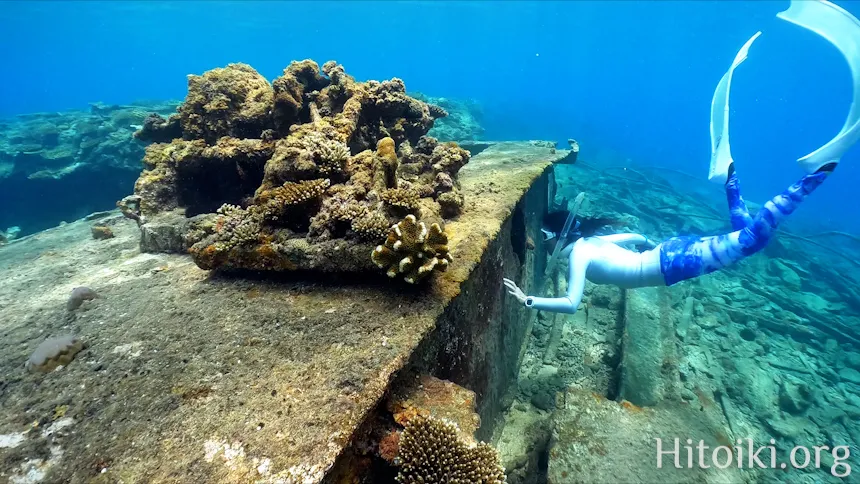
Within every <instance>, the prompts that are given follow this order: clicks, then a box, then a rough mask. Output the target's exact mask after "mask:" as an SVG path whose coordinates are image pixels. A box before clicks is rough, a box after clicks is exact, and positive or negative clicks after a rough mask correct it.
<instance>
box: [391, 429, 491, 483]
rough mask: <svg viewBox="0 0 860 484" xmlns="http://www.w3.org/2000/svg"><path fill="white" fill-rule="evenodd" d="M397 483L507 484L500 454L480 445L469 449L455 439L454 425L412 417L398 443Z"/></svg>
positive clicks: (458, 439) (484, 444) (461, 441)
mask: <svg viewBox="0 0 860 484" xmlns="http://www.w3.org/2000/svg"><path fill="white" fill-rule="evenodd" d="M396 462H399V464H400V472H399V473H398V474H397V482H400V483H401V484H413V483H431V482H432V483H440V484H442V483H451V484H453V483H480V484H501V483H504V482H506V477H505V469H504V468H503V467H502V465H501V461H500V459H499V453H498V452H497V451H496V449H494V448H493V447H492V446H490V445H489V444H486V443H483V442H480V443H478V444H477V445H476V446H474V447H472V446H469V445H468V444H466V443H465V442H464V441H463V440H462V439H460V438H459V437H458V435H457V427H456V426H454V424H451V423H448V422H446V421H444V420H439V419H436V418H433V417H425V416H422V415H418V416H416V417H413V418H412V419H411V420H410V421H409V423H408V424H407V425H406V428H405V429H404V430H403V435H401V436H400V439H399V450H398V453H397V459H396Z"/></svg>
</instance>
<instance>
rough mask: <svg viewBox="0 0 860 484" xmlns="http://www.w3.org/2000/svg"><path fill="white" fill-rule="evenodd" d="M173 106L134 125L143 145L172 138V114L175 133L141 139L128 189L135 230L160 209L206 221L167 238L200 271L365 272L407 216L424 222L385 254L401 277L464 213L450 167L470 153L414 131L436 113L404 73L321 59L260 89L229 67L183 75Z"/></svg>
mask: <svg viewBox="0 0 860 484" xmlns="http://www.w3.org/2000/svg"><path fill="white" fill-rule="evenodd" d="M267 86H268V87H267ZM178 111H179V114H178V115H176V116H173V117H170V118H167V119H165V118H163V117H154V116H153V117H150V118H148V120H147V121H145V122H144V124H145V126H144V129H142V130H141V131H140V132H139V135H138V137H139V139H141V140H147V139H149V140H155V141H164V140H166V138H167V137H168V136H173V134H167V133H169V132H171V131H170V130H171V129H174V128H171V126H175V123H176V122H177V121H176V120H177V119H178V120H179V121H178V123H179V128H180V129H181V137H175V136H174V137H172V138H171V139H170V142H169V143H154V144H151V145H150V146H148V147H147V149H146V154H145V156H144V160H143V161H144V166H145V170H144V171H143V173H142V174H141V176H140V178H139V179H138V181H137V183H136V184H135V194H136V196H138V197H139V207H140V209H139V211H138V213H139V215H141V216H145V217H146V220H150V222H147V223H144V224H143V227H142V230H143V232H144V233H147V227H146V226H147V224H149V225H152V224H157V223H160V224H162V225H163V224H164V223H167V222H165V221H166V220H168V218H167V217H160V216H159V215H158V214H162V213H166V212H170V213H171V214H180V215H179V216H181V214H183V213H184V215H185V216H186V217H196V216H200V217H204V218H205V220H203V219H201V221H200V223H195V224H193V228H192V227H191V226H190V225H187V226H185V227H184V228H183V229H182V232H181V233H182V234H183V236H182V237H181V239H182V240H183V243H182V244H174V245H176V246H177V247H178V246H180V245H183V246H185V247H190V248H189V252H190V254H191V255H192V257H193V258H194V261H195V262H196V263H197V264H198V266H200V267H202V268H205V269H218V268H223V269H232V268H245V269H262V270H294V269H310V270H326V271H328V270H345V271H360V270H368V269H372V268H374V267H376V266H378V265H379V262H377V260H376V259H372V258H371V257H368V255H369V254H371V253H372V252H375V251H374V250H373V249H374V247H375V246H376V245H378V244H383V243H385V241H386V237H387V236H388V234H389V232H390V231H391V230H392V226H395V227H396V226H398V225H399V226H403V228H404V230H405V231H406V232H408V229H409V227H411V226H410V225H409V224H410V223H411V224H412V225H415V227H430V228H429V229H427V228H420V229H419V232H422V231H423V235H421V233H416V234H414V237H413V238H415V240H412V239H410V238H409V237H407V240H406V242H404V241H400V242H399V243H398V244H397V246H398V247H403V248H404V250H407V252H408V253H407V254H401V253H400V252H397V250H396V249H394V248H393V246H394V244H395V243H397V242H398V240H393V241H392V242H391V245H392V248H391V249H388V248H386V249H385V250H386V251H389V252H390V253H391V254H392V255H396V256H397V260H396V265H397V267H398V268H400V267H401V266H402V267H403V271H402V275H403V276H404V277H405V278H406V279H407V280H410V281H418V280H421V279H423V278H424V277H426V276H427V275H429V274H430V273H432V272H433V271H434V270H444V269H445V267H447V265H448V263H449V262H450V260H451V258H450V256H449V255H448V253H447V246H446V244H447V239H446V237H445V234H444V233H443V232H442V229H441V228H440V227H441V226H442V224H443V223H444V214H454V213H455V212H456V213H459V208H460V207H462V195H460V194H459V192H458V183H457V171H458V170H459V169H460V168H461V167H462V166H463V164H464V163H465V162H467V161H468V152H466V151H465V150H461V149H460V148H458V147H456V145H452V144H440V143H438V142H437V141H436V140H435V139H433V138H427V137H426V136H425V135H426V133H427V131H428V130H429V129H430V128H432V126H433V121H434V119H435V118H437V117H439V116H442V115H443V114H444V113H443V112H442V111H441V110H439V109H437V108H434V107H431V106H430V105H428V104H427V103H424V102H422V101H420V100H417V99H414V98H412V97H410V96H408V95H407V94H406V90H405V85H404V84H403V81H402V80H400V79H396V78H395V79H392V80H390V81H384V82H377V81H368V82H357V81H356V80H355V79H354V78H352V77H351V76H349V75H347V74H346V72H345V71H344V69H343V66H341V65H339V64H337V63H335V62H333V61H330V62H326V63H325V64H323V66H322V69H320V67H319V65H318V64H316V63H315V62H314V61H312V60H303V61H298V62H293V63H291V64H290V65H289V66H288V67H287V68H286V69H285V70H284V73H283V75H282V76H280V77H278V78H277V79H275V80H274V81H273V82H272V84H271V85H268V84H266V86H264V85H263V80H262V77H261V76H259V74H257V73H256V71H254V70H253V69H251V68H250V67H249V66H245V65H242V64H231V65H229V66H227V67H225V68H222V69H215V70H212V71H208V72H206V73H204V74H203V75H202V76H191V78H190V79H189V91H188V96H187V98H186V100H185V103H184V104H183V105H182V106H180V108H179V110H178ZM173 133H174V134H175V132H173ZM406 165H408V166H406ZM444 194H448V195H444ZM443 195H444V196H443ZM219 207H221V208H220V209H219ZM452 207H453V208H452ZM216 210H217V212H218V213H217V214H212V212H215V211H216ZM206 214H212V215H211V216H210V215H206ZM406 215H410V216H411V218H408V219H407V220H404V217H405V216H406ZM150 216H153V217H150ZM171 217H173V215H172V216H171ZM171 220H172V219H171ZM410 221H411V222H410ZM395 224H397V225H395ZM158 229H159V230H160V231H161V232H164V231H165V229H164V227H158ZM398 230H399V229H398ZM149 232H153V231H149ZM177 233H178V232H177ZM394 237H395V239H397V238H398V237H399V236H397V235H395V236H394ZM421 237H423V238H424V239H426V240H422V241H421V242H418V240H417V238H421ZM416 244H417V245H416ZM413 245H414V247H413ZM172 246H173V245H172ZM172 246H171V247H172ZM383 252H384V251H383ZM379 257H385V255H378V257H376V258H379ZM410 258H411V259H410ZM404 259H409V260H411V261H412V262H411V263H410V262H408V261H407V262H404V263H403V264H401V262H403V260H404ZM410 264H413V265H414V267H411V266H410ZM389 266H390V264H389ZM388 268H389V267H388V266H387V267H386V269H388ZM397 273H401V272H397Z"/></svg>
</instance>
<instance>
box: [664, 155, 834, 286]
mask: <svg viewBox="0 0 860 484" xmlns="http://www.w3.org/2000/svg"><path fill="white" fill-rule="evenodd" d="M835 167H836V164H835V163H830V164H827V165H825V166H823V167H821V169H819V170H818V171H817V172H815V173H813V174H810V175H806V176H804V177H803V178H801V179H800V180H799V181H798V182H797V183H794V184H793V185H791V186H790V187H788V189H786V190H785V191H784V192H782V193H781V194H779V195H777V196H776V197H774V198H773V199H772V200H770V201H769V202H767V203H765V204H764V207H762V209H761V210H759V212H758V213H757V214H756V216H755V218H754V219H753V221H752V223H751V224H749V225H748V226H746V227H744V228H742V229H740V230H735V231H734V232H731V233H728V234H723V235H718V236H715V237H701V238H698V237H673V238H671V239H669V240H667V241H665V242H663V243H662V244H660V268H661V270H662V272H663V278H664V279H665V281H666V285H667V286H671V285H672V284H675V283H677V282H680V281H684V280H687V279H692V278H694V277H698V276H701V275H703V274H709V273H711V272H714V271H716V270H719V269H722V268H723V267H726V266H728V265H730V264H733V263H735V262H737V261H739V260H741V259H743V258H744V257H748V256H750V255H752V254H755V253H756V252H758V251H760V250H761V249H763V248H764V247H765V246H766V245H767V243H768V242H769V241H770V238H771V236H772V235H773V232H774V231H775V230H776V228H777V226H778V225H779V223H780V222H781V221H782V220H783V219H784V218H785V217H786V216H788V215H790V214H791V213H792V212H794V211H795V210H796V209H797V207H798V206H800V203H801V202H802V201H803V200H804V199H806V197H807V196H808V195H809V194H810V193H812V192H813V191H815V189H816V188H818V186H819V185H821V183H822V182H824V180H825V179H826V178H827V177H828V176H829V175H830V173H831V172H832V171H833V169H834V168H835Z"/></svg>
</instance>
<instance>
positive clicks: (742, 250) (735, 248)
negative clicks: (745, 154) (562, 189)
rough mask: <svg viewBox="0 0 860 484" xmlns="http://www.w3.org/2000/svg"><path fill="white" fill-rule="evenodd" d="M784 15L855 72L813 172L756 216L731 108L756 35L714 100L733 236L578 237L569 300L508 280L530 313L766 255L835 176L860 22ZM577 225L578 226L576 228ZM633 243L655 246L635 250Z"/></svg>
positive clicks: (715, 137) (808, 5)
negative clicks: (740, 171)
mask: <svg viewBox="0 0 860 484" xmlns="http://www.w3.org/2000/svg"><path fill="white" fill-rule="evenodd" d="M777 17H779V18H782V19H783V20H787V21H789V22H792V23H794V24H796V25H799V26H800V27H803V28H806V29H809V30H811V31H813V32H815V33H817V34H818V35H820V36H822V37H824V38H825V39H827V40H828V41H829V42H830V43H831V44H833V45H834V46H835V47H836V48H838V49H839V50H840V52H841V53H842V55H843V56H844V57H845V59H846V60H847V61H848V64H849V66H850V68H851V73H852V80H853V83H854V90H853V92H854V96H853V101H852V106H851V110H850V111H849V114H848V118H847V119H846V122H845V124H844V126H843V128H842V130H841V131H840V132H839V134H837V135H836V137H834V138H833V139H832V140H830V141H829V142H828V143H827V144H825V145H824V146H822V147H821V148H819V149H817V150H816V151H814V152H812V153H810V154H809V155H807V156H804V157H803V158H800V159H799V160H798V163H799V164H800V165H801V167H803V169H804V170H805V171H806V172H807V175H805V176H804V177H803V178H801V179H800V180H799V181H797V182H796V183H794V184H793V185H791V186H790V187H788V189H786V190H785V191H784V192H783V193H781V194H779V195H777V196H776V197H774V198H773V199H771V200H770V201H768V202H767V203H765V204H764V206H763V207H762V209H761V210H759V211H758V213H757V214H756V215H755V217H752V216H751V215H750V213H749V211H748V210H747V207H746V203H745V202H744V200H743V197H742V196H741V193H740V187H739V182H738V175H737V172H736V171H735V167H734V161H733V160H732V157H731V151H730V147H729V136H728V108H729V91H730V87H731V78H732V74H733V72H734V69H735V68H736V67H737V66H738V65H740V64H741V63H742V62H743V61H744V60H745V59H746V56H747V52H748V50H749V47H750V46H751V45H752V43H753V41H755V39H756V38H758V36H759V35H760V34H761V32H757V33H756V34H755V35H753V36H752V38H750V39H749V40H748V41H747V42H746V44H744V46H743V47H742V48H741V50H740V51H739V52H738V54H737V55H736V57H735V59H734V62H733V63H732V65H731V67H730V68H729V70H728V71H727V72H726V74H725V75H724V76H723V77H722V79H721V80H720V82H719V84H718V85H717V89H716V91H715V92H714V97H713V100H712V103H711V167H710V173H709V179H710V180H713V181H719V182H724V184H725V190H726V199H727V200H728V205H729V212H730V217H731V224H732V229H733V230H734V231H733V232H730V233H727V234H723V235H717V236H709V237H696V236H688V237H672V238H670V239H668V240H665V241H663V242H662V243H660V244H654V243H653V242H651V241H650V240H649V239H648V238H647V237H645V236H644V235H641V234H635V233H622V234H612V235H600V236H588V235H586V234H582V233H581V232H579V233H578V234H577V235H582V236H581V237H578V238H576V237H574V238H573V239H574V240H575V241H574V242H573V243H567V242H566V240H567V238H565V240H563V241H557V242H558V243H567V245H566V246H564V249H563V251H562V254H563V255H566V256H567V257H569V264H568V274H569V275H568V289H567V294H566V295H565V296H563V297H556V298H544V297H536V296H527V295H526V294H525V293H523V291H522V290H521V289H520V288H519V287H518V286H517V285H516V283H514V281H512V280H510V279H504V285H505V286H506V287H507V289H508V293H509V294H511V295H512V296H514V297H515V298H517V300H518V301H520V302H521V303H522V304H524V305H525V306H526V307H528V308H532V309H537V310H541V311H551V312H559V313H569V314H573V313H575V312H576V310H577V308H578V307H579V304H580V302H581V301H582V294H583V290H584V289H585V281H586V279H588V280H589V281H591V282H593V283H596V284H614V285H616V286H620V287H623V288H628V289H632V288H638V287H650V286H671V285H673V284H676V283H678V282H681V281H684V280H687V279H692V278H695V277H698V276H701V275H703V274H709V273H711V272H714V271H717V270H719V269H722V268H723V267H726V266H728V265H730V264H733V263H735V262H737V261H739V260H741V259H743V258H745V257H748V256H750V255H752V254H755V253H756V252H758V251H760V250H762V249H763V248H764V247H765V246H766V245H767V243H768V241H769V240H770V238H771V236H772V235H773V233H774V231H775V230H776V227H777V226H778V225H779V223H780V222H781V221H782V220H783V219H784V218H785V217H787V216H788V215H790V214H791V213H792V212H794V210H795V209H796V208H797V207H798V206H799V205H800V203H801V202H802V201H803V200H804V199H805V198H806V197H807V196H808V195H809V194H810V193H812V192H813V191H814V190H815V189H816V188H818V186H819V185H821V183H822V182H824V180H825V179H826V178H827V177H828V176H829V175H830V173H832V172H833V170H834V169H835V168H836V166H837V163H838V162H839V160H840V158H841V157H842V156H843V155H844V154H845V152H846V151H847V150H848V149H849V148H850V147H851V146H852V145H854V144H855V143H856V142H857V140H858V138H860V104H858V95H860V57H858V56H857V55H856V53H857V52H860V21H858V20H857V19H856V18H855V17H853V16H852V15H851V14H849V13H848V12H846V11H845V10H843V9H842V8H840V7H838V6H836V5H834V4H832V3H829V2H826V1H816V2H807V1H803V0H792V2H791V6H790V7H789V8H788V9H787V10H785V11H783V12H780V13H779V14H777ZM574 228H576V226H574ZM543 234H544V240H545V241H548V242H552V241H553V238H555V237H557V232H556V231H555V230H552V229H548V228H545V229H544V230H543ZM627 244H635V245H646V246H649V247H651V248H650V249H649V250H646V251H644V252H636V251H633V250H630V249H627V248H624V247H622V246H623V245H627Z"/></svg>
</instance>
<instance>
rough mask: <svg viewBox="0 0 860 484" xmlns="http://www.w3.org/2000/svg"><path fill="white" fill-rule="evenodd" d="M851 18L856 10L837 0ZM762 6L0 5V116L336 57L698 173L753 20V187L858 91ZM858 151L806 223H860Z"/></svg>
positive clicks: (824, 132) (747, 81)
mask: <svg viewBox="0 0 860 484" xmlns="http://www.w3.org/2000/svg"><path fill="white" fill-rule="evenodd" d="M837 3H841V4H843V6H844V7H845V8H847V9H848V10H849V11H852V12H853V13H854V14H855V15H856V14H858V13H860V7H858V6H857V4H854V3H852V2H837ZM787 6H788V2H787V1H774V2H770V1H756V2H742V1H733V2H707V1H696V2H692V1H690V2H676V1H667V2H624V1H612V2H603V1H595V2H592V1H570V2H513V1H503V2H491V1H482V2H454V1H445V2H394V1H390V2H389V1H384V2H322V1H319V2H284V3H281V2H274V1H271V2H269V1H266V2H135V1H125V2H2V3H0V32H2V33H3V35H2V36H1V37H0V46H2V52H3V53H4V62H3V63H2V65H0V76H2V79H3V88H2V91H3V95H2V96H0V116H9V115H15V114H21V113H30V112H36V111H55V110H65V109H86V108H87V105H88V103H90V102H94V101H102V102H106V103H127V102H130V101H133V100H136V99H169V98H175V99H181V98H183V97H184V95H185V91H186V81H185V76H186V75H187V74H191V73H195V74H200V73H202V72H204V71H206V70H208V69H211V68H214V67H218V66H224V65H226V64H228V63H231V62H245V63H248V64H250V65H252V66H254V67H255V68H256V69H257V70H258V71H259V72H261V73H262V74H263V75H265V76H266V77H267V78H269V79H272V78H274V77H276V76H278V75H279V74H280V73H281V71H282V69H283V68H284V67H285V66H286V65H287V64H289V62H290V61H291V60H293V59H304V58H313V59H315V60H317V61H319V62H324V61H325V60H328V59H334V60H337V61H338V62H340V63H342V64H343V65H344V66H345V67H346V69H347V71H348V72H350V73H351V74H352V75H354V76H355V77H356V78H358V79H359V80H365V79H387V78H391V77H395V76H396V77H400V78H402V79H404V80H405V82H406V86H407V89H409V90H410V91H421V92H425V93H428V94H430V95H436V96H447V97H464V98H475V99H476V100H478V101H479V102H481V103H482V104H483V105H484V109H485V112H486V118H485V120H484V124H485V128H486V130H487V131H486V137H487V138H489V139H529V138H540V139H552V140H559V141H564V140H566V139H567V138H568V137H574V138H577V139H580V140H582V142H583V145H584V149H585V150H586V151H588V150H594V149H597V148H600V149H611V150H613V151H615V152H617V153H618V154H619V156H620V157H622V158H629V159H632V160H633V161H634V162H635V163H643V164H651V165H661V166H668V167H673V168H678V169H682V170H684V171H687V172H691V173H694V174H703V178H704V174H705V173H706V170H707V165H708V157H709V149H710V146H709V140H708V112H709V108H710V100H711V96H712V93H713V90H714V87H715V85H716V83H717V81H718V80H719V78H720V76H721V75H722V74H723V73H724V72H725V70H726V68H727V66H728V65H729V64H730V63H731V60H732V58H733V56H734V55H735V52H736V51H737V50H738V48H739V47H740V46H741V45H742V44H743V42H744V41H745V40H746V39H747V38H749V36H750V35H752V34H753V33H755V32H756V31H757V30H762V31H763V32H764V35H763V36H762V37H761V38H760V39H759V40H758V41H757V42H756V44H755V45H754V47H753V49H752V52H751V53H750V59H749V60H748V61H747V62H746V63H745V64H744V65H743V66H742V67H741V68H740V69H738V71H737V73H736V78H735V79H736V81H735V83H734V84H733V90H732V111H733V112H732V134H731V136H732V143H733V151H734V155H735V158H736V159H737V160H738V168H739V170H740V172H741V174H742V177H743V178H742V180H743V182H744V189H745V193H746V194H747V198H749V199H751V200H756V201H764V200H765V199H768V198H770V197H771V196H773V195H774V194H775V193H777V192H778V191H779V190H782V189H783V188H784V187H785V186H786V185H787V184H789V183H790V182H792V181H794V180H795V179H796V178H798V176H799V175H800V174H801V172H800V170H799V169H798V168H797V167H796V166H795V165H794V160H795V159H797V158H798V157H800V156H803V155H805V154H807V153H809V152H810V151H812V150H813V149H815V148H817V147H818V146H820V145H821V144H823V143H824V142H826V141H827V140H829V139H830V138H831V137H832V136H833V135H834V134H835V133H836V132H837V131H838V130H839V128H840V127H841V126H842V123H843V122H844V119H845V115H846V113H847V111H848V108H849V103H850V74H849V71H848V67H847V65H846V63H845V61H844V60H843V59H842V58H841V56H840V54H839V53H838V51H836V50H835V49H834V48H833V47H832V46H830V45H829V44H827V43H826V42H825V41H824V40H823V39H821V38H819V37H817V36H816V35H814V34H812V33H810V32H808V31H805V30H803V29H800V28H799V27H796V26H794V25H791V24H789V23H787V22H784V21H782V20H779V19H777V18H776V17H775V14H776V13H777V12H779V11H781V10H784V9H785V8H787ZM858 158H860V157H858V150H857V148H856V147H855V148H854V149H853V150H852V151H851V152H850V153H848V154H847V155H846V157H845V159H844V163H843V164H842V166H840V169H839V172H838V174H837V176H835V177H832V179H831V180H829V181H828V183H827V187H826V188H825V189H823V190H820V191H819V192H818V193H816V194H815V196H814V197H812V199H811V200H809V201H808V203H806V204H804V206H803V207H802V208H801V210H800V211H799V213H798V214H797V216H796V218H797V219H803V218H810V217H812V218H814V219H815V220H817V221H819V222H824V223H825V224H827V225H828V226H832V227H835V228H841V229H847V230H852V229H853V230H857V229H858V228H860V221H858V219H857V217H854V216H853V215H852V213H851V212H850V210H849V209H848V207H850V206H854V205H856V202H851V199H852V195H853V193H854V190H855V185H856V184H857V183H858V182H860V166H858V162H860V159H858Z"/></svg>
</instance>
